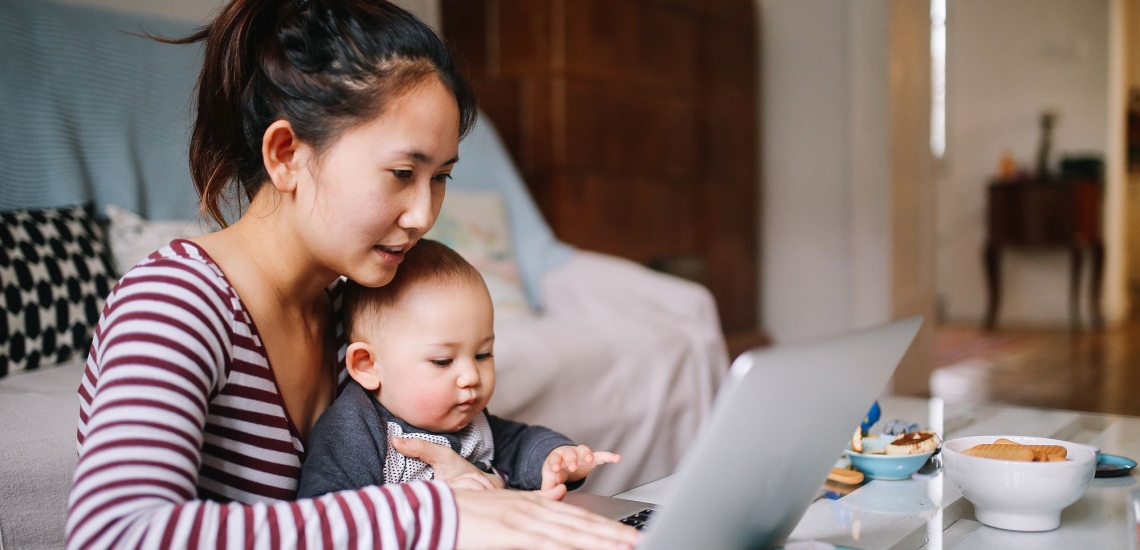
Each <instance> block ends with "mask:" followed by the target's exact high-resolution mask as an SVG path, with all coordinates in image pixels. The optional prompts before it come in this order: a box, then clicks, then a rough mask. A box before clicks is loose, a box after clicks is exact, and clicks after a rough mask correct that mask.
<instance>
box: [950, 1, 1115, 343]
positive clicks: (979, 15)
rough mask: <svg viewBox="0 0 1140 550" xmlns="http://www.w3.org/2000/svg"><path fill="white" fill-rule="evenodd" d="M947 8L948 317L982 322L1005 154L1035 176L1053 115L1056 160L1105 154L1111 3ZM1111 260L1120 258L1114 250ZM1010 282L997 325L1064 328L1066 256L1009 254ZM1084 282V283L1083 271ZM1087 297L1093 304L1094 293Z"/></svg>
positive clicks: (954, 4)
mask: <svg viewBox="0 0 1140 550" xmlns="http://www.w3.org/2000/svg"><path fill="white" fill-rule="evenodd" d="M948 4H949V5H948V13H947V24H946V27H947V54H946V58H947V71H946V72H947V75H946V80H947V90H946V97H947V147H946V157H945V161H944V165H943V178H942V181H941V182H940V187H939V198H938V201H939V212H938V224H939V229H938V232H939V245H938V248H939V251H938V264H939V266H938V277H939V291H940V294H941V298H942V300H943V306H944V307H945V310H944V311H945V313H946V315H947V317H948V319H950V320H955V321H969V322H980V320H981V319H982V316H983V314H984V311H985V307H986V287H985V279H984V274H983V273H984V272H983V268H982V260H981V251H982V246H983V243H984V240H985V208H986V206H985V197H986V185H987V180H988V179H989V178H990V177H992V176H993V174H994V173H995V172H996V169H997V164H998V159H999V158H1000V156H1001V154H1002V151H1004V150H1007V149H1008V150H1010V151H1011V152H1012V153H1013V154H1014V156H1015V157H1016V158H1017V160H1018V161H1019V162H1020V163H1024V164H1026V165H1027V167H1029V168H1031V169H1032V168H1033V167H1034V165H1035V159H1036V151H1037V145H1038V141H1039V139H1040V130H1039V116H1040V112H1041V110H1042V109H1043V108H1053V109H1056V110H1057V112H1058V120H1057V124H1056V127H1055V130H1054V140H1053V149H1052V151H1053V155H1052V158H1053V162H1054V163H1056V162H1057V161H1058V160H1059V158H1060V156H1061V155H1063V154H1065V153H1079V152H1092V153H1095V154H1099V155H1104V153H1105V144H1106V140H1107V136H1108V127H1107V108H1108V106H1107V100H1108V40H1107V36H1108V31H1109V28H1108V9H1109V1H1108V0H1001V1H1000V2H995V1H993V0H953V1H951V2H949V3H948ZM1054 169H1056V164H1054ZM1116 260H1118V258H1117V259H1116ZM1109 261H1110V262H1112V261H1114V259H1113V258H1112V257H1111V250H1110V258H1109ZM1002 275H1003V285H1002V292H1003V296H1002V306H1001V312H1000V318H999V323H1002V324H1006V325H1049V324H1056V325H1063V324H1065V323H1067V321H1068V288H1069V286H1068V285H1069V282H1068V281H1069V256H1068V253H1066V252H1054V253H1049V252H1007V253H1006V254H1005V258H1004V262H1003V269H1002ZM1084 278H1085V282H1086V283H1087V282H1088V280H1089V270H1088V268H1087V266H1086V269H1085V272H1084ZM1111 287H1112V284H1111V282H1110V281H1106V287H1105V290H1106V302H1111V301H1113V300H1118V299H1119V296H1118V295H1117V296H1115V297H1114V296H1109V295H1108V294H1109V293H1110V292H1111V291H1110V288H1111ZM1084 299H1085V302H1086V304H1087V293H1086V294H1085V295H1084ZM1110 313H1111V312H1110ZM1086 319H1087V317H1086Z"/></svg>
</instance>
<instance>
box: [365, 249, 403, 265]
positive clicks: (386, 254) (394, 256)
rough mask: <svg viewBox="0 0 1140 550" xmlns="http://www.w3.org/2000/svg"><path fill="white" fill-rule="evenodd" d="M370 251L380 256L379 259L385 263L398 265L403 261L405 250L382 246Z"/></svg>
mask: <svg viewBox="0 0 1140 550" xmlns="http://www.w3.org/2000/svg"><path fill="white" fill-rule="evenodd" d="M372 250H374V251H376V254H377V255H379V256H380V259H381V260H383V261H385V262H391V263H400V262H402V261H403V260H404V251H405V250H407V249H406V248H400V249H393V248H388V247H384V246H374V247H372Z"/></svg>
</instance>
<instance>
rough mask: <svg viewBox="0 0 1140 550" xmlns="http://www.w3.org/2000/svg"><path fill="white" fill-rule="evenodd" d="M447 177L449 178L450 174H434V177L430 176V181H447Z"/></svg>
mask: <svg viewBox="0 0 1140 550" xmlns="http://www.w3.org/2000/svg"><path fill="white" fill-rule="evenodd" d="M449 179H451V174H436V175H435V177H433V178H432V181H434V182H436V183H447V180H449Z"/></svg>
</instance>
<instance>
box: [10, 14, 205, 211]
mask: <svg viewBox="0 0 1140 550" xmlns="http://www.w3.org/2000/svg"><path fill="white" fill-rule="evenodd" d="M192 30H193V27H192V26H190V25H188V24H184V23H176V22H171V21H163V20H160V19H154V18H149V17H145V16H136V15H125V14H118V13H114V12H109V11H101V10H98V9H92V8H86V7H75V6H66V5H61V4H54V3H51V2H45V1H43V0H0V67H2V69H0V74H3V76H2V77H0V128H2V131H0V209H2V210H13V209H21V208H43V207H51V206H63V205H71V204H80V203H83V202H87V201H93V202H94V203H95V205H96V209H97V210H96V211H97V212H100V213H101V212H103V207H104V206H105V205H107V204H115V205H118V206H122V207H124V208H127V209H129V210H132V211H134V212H137V213H139V214H141V215H143V216H144V217H147V218H151V219H187V218H192V217H194V215H195V214H196V212H197V200H196V196H195V193H194V187H193V185H192V184H191V181H190V171H189V167H188V162H187V155H188V152H187V143H188V142H189V135H190V127H191V118H190V112H191V92H192V89H193V87H194V82H195V79H196V78H197V73H198V66H199V63H200V55H201V49H200V48H199V47H197V46H174V45H167V44H161V43H158V42H155V41H153V40H149V39H147V38H143V37H139V36H133V35H132V34H128V33H135V34H139V33H142V32H150V33H154V34H160V35H164V36H172V37H177V36H185V35H186V34H189V33H190V31H192Z"/></svg>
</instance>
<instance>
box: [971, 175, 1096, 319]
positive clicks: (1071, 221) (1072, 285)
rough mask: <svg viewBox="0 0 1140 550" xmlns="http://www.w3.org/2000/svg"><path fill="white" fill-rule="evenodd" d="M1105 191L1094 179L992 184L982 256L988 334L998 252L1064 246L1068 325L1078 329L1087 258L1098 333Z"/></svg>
mask: <svg viewBox="0 0 1140 550" xmlns="http://www.w3.org/2000/svg"><path fill="white" fill-rule="evenodd" d="M1103 188H1104V186H1103V185H1102V184H1101V182H1099V181H1095V180H1049V181H1044V182H1042V181H1037V180H1032V181H1012V182H1011V181H994V182H991V183H990V186H989V196H988V203H987V211H986V218H987V229H988V233H987V239H986V245H985V251H984V252H983V260H984V262H985V268H986V283H987V286H988V290H989V306H988V307H987V309H986V318H985V327H986V329H987V330H992V329H993V328H994V325H995V324H996V322H997V316H998V309H999V308H1000V307H1001V250H1002V248H1006V247H1017V248H1054V247H1065V248H1068V249H1069V250H1070V251H1071V254H1072V263H1071V268H1070V279H1069V323H1070V325H1071V326H1072V328H1073V330H1078V329H1079V328H1080V327H1081V309H1080V295H1081V269H1082V264H1083V263H1084V257H1085V256H1086V255H1088V256H1089V257H1090V259H1091V262H1092V273H1091V275H1092V285H1091V286H1092V289H1091V296H1090V299H1091V301H1092V304H1091V305H1092V308H1091V309H1092V323H1093V327H1094V328H1096V329H1100V328H1102V327H1103V326H1104V316H1103V315H1102V313H1101V309H1100V292H1101V282H1102V278H1103V273H1104V241H1103V239H1102V237H1101V197H1102V196H1103ZM1086 253H1087V254H1086Z"/></svg>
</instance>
